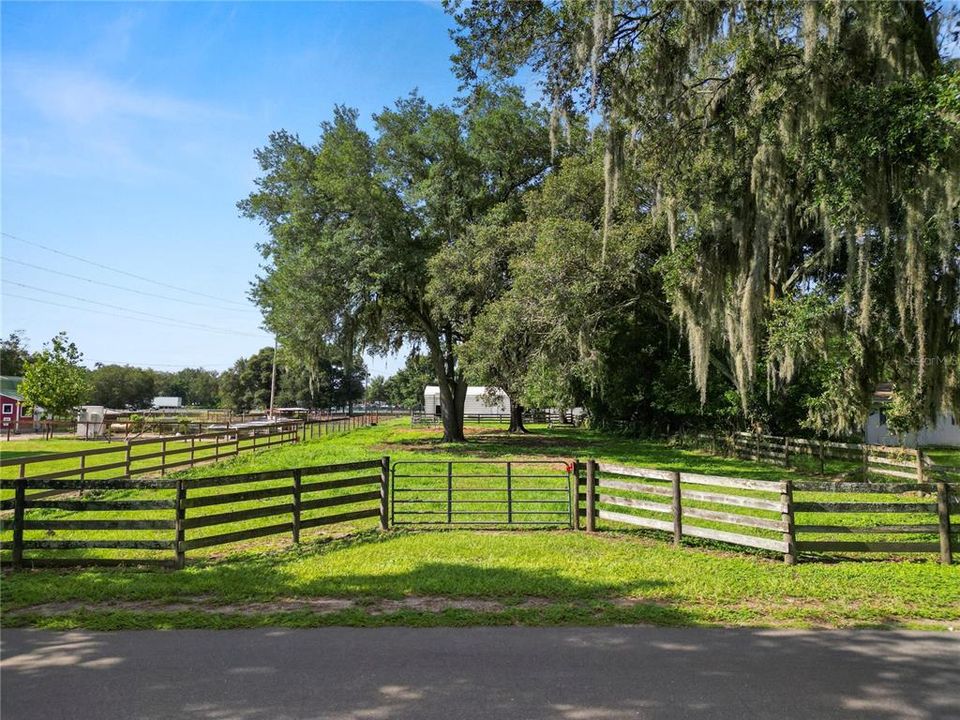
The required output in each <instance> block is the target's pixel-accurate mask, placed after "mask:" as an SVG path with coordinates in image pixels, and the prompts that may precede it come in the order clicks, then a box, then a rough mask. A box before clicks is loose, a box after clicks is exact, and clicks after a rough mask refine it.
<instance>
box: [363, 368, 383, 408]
mask: <svg viewBox="0 0 960 720" xmlns="http://www.w3.org/2000/svg"><path fill="white" fill-rule="evenodd" d="M388 398H389V395H388V393H387V381H386V380H385V379H384V377H383V375H376V376H374V377H373V378H371V379H370V383H369V384H368V385H367V393H366V395H365V396H364V398H363V399H364V400H365V401H367V402H368V403H382V402H386V401H387V399H388Z"/></svg>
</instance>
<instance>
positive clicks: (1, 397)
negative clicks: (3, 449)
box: [0, 375, 33, 432]
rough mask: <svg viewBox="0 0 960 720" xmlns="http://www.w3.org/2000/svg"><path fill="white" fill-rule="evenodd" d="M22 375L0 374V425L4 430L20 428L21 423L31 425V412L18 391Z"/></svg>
mask: <svg viewBox="0 0 960 720" xmlns="http://www.w3.org/2000/svg"><path fill="white" fill-rule="evenodd" d="M22 380H23V378H22V377H17V376H16V375H0V426H2V427H3V429H4V430H6V429H7V428H13V430H14V432H17V431H19V430H20V427H21V425H30V426H32V425H33V413H32V412H27V409H26V407H25V406H24V404H23V395H21V394H20V393H19V392H18V391H19V387H20V383H21V381H22Z"/></svg>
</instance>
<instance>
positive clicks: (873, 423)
mask: <svg viewBox="0 0 960 720" xmlns="http://www.w3.org/2000/svg"><path fill="white" fill-rule="evenodd" d="M866 435H867V438H866V440H867V444H868V445H900V444H901V443H902V444H903V445H905V446H906V447H911V448H915V447H918V446H919V447H924V446H927V445H946V446H948V447H960V418H957V417H956V416H954V415H953V414H951V413H940V415H939V416H938V417H937V422H936V424H934V425H927V427H925V428H923V429H921V430H920V431H919V432H913V433H904V434H903V435H902V436H900V437H898V436H896V435H894V434H893V432H892V431H891V430H890V428H888V427H887V417H886V414H885V413H884V412H883V410H882V409H875V410H874V411H873V412H872V413H870V417H868V418H867V432H866Z"/></svg>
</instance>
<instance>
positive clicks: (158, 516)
mask: <svg viewBox="0 0 960 720" xmlns="http://www.w3.org/2000/svg"><path fill="white" fill-rule="evenodd" d="M388 467H389V458H386V457H385V458H381V459H377V460H366V461H362V462H351V463H340V464H336V465H322V466H316V467H300V468H292V469H285V470H270V471H266V472H258V473H244V474H238V475H221V476H217V477H209V478H197V479H177V480H173V479H166V478H163V479H132V478H116V479H108V480H89V481H86V482H82V481H76V480H73V481H71V480H49V479H44V478H17V479H14V480H4V481H0V483H2V486H3V487H9V486H10V485H11V484H12V485H13V486H14V488H15V499H14V503H13V510H14V513H13V527H12V530H13V541H12V543H11V554H12V564H13V566H14V567H15V568H19V567H23V566H25V565H26V566H30V567H65V566H70V565H123V564H128V565H159V566H167V567H174V568H182V567H183V566H184V563H185V562H186V555H187V552H188V551H191V550H198V549H201V548H208V547H213V546H217V545H223V544H227V543H234V542H240V541H243V540H251V539H255V538H262V537H267V536H271V535H278V534H288V533H289V534H290V536H291V539H292V541H293V542H294V543H299V542H300V533H301V531H302V530H305V529H308V528H314V527H320V526H324V525H333V524H337V523H342V522H348V521H353V520H360V519H363V518H374V517H379V518H380V527H381V528H383V529H385V528H386V523H387V515H386V507H385V505H384V503H383V498H385V497H387V487H386V486H387V482H388V473H387V470H386V468H388ZM329 475H341V476H342V475H347V477H335V478H333V479H321V478H322V476H329ZM314 478H317V480H316V481H314V480H313V479H314ZM308 479H309V480H308ZM264 483H270V485H269V486H267V487H264ZM354 488H356V490H354ZM361 488H363V489H361ZM209 489H214V490H215V492H213V493H210V492H203V491H204V490H209ZM224 489H227V491H224ZM27 490H47V491H56V492H58V493H63V492H71V491H72V492H79V493H80V494H81V495H82V493H83V491H86V490H96V491H98V492H100V493H103V492H109V491H126V494H125V496H124V497H123V498H122V499H99V498H97V499H73V498H71V499H59V498H58V499H36V496H33V497H29V496H27V495H26V491H27ZM158 495H159V496H160V497H158ZM131 496H132V497H133V499H131ZM274 499H276V500H274ZM258 501H269V502H268V503H267V504H263V503H262V502H258ZM346 506H350V507H346ZM341 508H342V509H341ZM58 510H59V511H69V512H70V513H71V516H70V517H68V518H56V519H50V517H49V516H50V511H58ZM35 511H40V512H35ZM144 512H149V513H152V514H153V515H154V517H151V518H149V519H145V518H143V514H144ZM96 513H110V518H109V519H104V518H100V517H96V515H95V514H96ZM90 514H94V517H92V518H91V515H90ZM264 518H270V519H271V520H273V519H279V520H280V521H279V522H272V521H268V522H269V524H266V525H262V524H257V525H255V526H253V527H249V526H248V525H249V521H252V520H261V519H264ZM25 531H42V533H44V534H45V535H53V534H56V533H61V534H69V533H71V532H76V531H84V534H83V537H82V538H80V539H78V538H73V537H71V538H69V539H50V538H49V537H43V538H42V539H41V538H39V537H30V538H25V537H24V532H25ZM104 531H107V532H110V533H111V534H116V532H117V531H121V532H124V533H127V534H132V537H123V538H116V537H111V538H109V539H97V538H95V537H94V538H91V537H89V536H90V534H91V533H97V532H104ZM38 534H39V533H38ZM77 550H84V551H85V550H135V551H138V552H140V553H141V554H140V555H138V556H136V557H129V556H128V557H85V556H82V557H76V556H72V557H63V556H60V557H55V556H52V555H54V554H55V551H77ZM35 551H43V554H42V555H41V556H32V557H29V556H25V554H29V553H33V552H35ZM142 551H158V552H159V553H160V555H159V556H157V555H154V556H151V557H144V556H143V555H142Z"/></svg>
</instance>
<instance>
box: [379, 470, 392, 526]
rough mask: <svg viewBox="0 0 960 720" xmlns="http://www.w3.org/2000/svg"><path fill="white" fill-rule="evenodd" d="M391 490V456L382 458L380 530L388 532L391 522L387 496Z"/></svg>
mask: <svg viewBox="0 0 960 720" xmlns="http://www.w3.org/2000/svg"><path fill="white" fill-rule="evenodd" d="M389 489H390V456H389V455H384V456H383V457H382V458H380V529H381V530H388V529H389V528H390V521H389V516H388V514H387V513H388V512H389V511H390V509H389V507H387V495H388V492H389Z"/></svg>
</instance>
